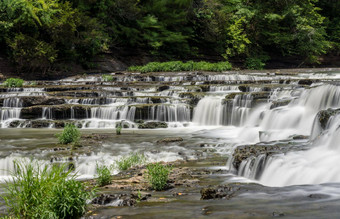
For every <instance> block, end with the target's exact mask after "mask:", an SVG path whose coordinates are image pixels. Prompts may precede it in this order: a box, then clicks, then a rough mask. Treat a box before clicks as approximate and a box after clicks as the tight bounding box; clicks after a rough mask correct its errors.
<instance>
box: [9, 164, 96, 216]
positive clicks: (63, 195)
mask: <svg viewBox="0 0 340 219" xmlns="http://www.w3.org/2000/svg"><path fill="white" fill-rule="evenodd" d="M43 166H44V165H41V164H40V163H38V162H33V163H28V162H17V161H14V167H15V171H13V172H11V175H12V180H13V181H11V182H6V187H5V192H6V193H7V194H6V195H5V196H3V198H4V200H5V203H6V205H7V206H8V207H9V215H11V216H14V217H16V218H79V217H80V216H82V215H83V214H84V213H85V211H86V201H87V199H89V198H91V196H92V195H93V191H86V189H85V187H84V185H83V184H82V183H81V182H79V181H76V176H75V174H71V171H70V170H69V171H65V170H66V165H61V166H52V167H48V166H47V165H45V166H44V167H43Z"/></svg>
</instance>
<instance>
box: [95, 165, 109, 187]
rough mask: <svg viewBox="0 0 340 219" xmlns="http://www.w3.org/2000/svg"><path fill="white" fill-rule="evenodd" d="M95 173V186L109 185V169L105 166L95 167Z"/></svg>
mask: <svg viewBox="0 0 340 219" xmlns="http://www.w3.org/2000/svg"><path fill="white" fill-rule="evenodd" d="M96 171H97V175H98V178H97V180H96V181H97V185H98V186H106V185H108V184H110V183H111V168H110V167H108V166H106V165H99V164H97V165H96Z"/></svg>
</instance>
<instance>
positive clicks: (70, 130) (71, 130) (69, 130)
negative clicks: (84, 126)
mask: <svg viewBox="0 0 340 219" xmlns="http://www.w3.org/2000/svg"><path fill="white" fill-rule="evenodd" d="M56 136H57V137H58V140H59V143H60V144H69V143H77V142H78V141H79V138H80V136H81V134H80V131H79V129H78V128H77V127H76V126H75V125H74V124H66V126H65V128H64V130H63V132H62V133H60V134H56Z"/></svg>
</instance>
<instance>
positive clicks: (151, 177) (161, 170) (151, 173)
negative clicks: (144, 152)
mask: <svg viewBox="0 0 340 219" xmlns="http://www.w3.org/2000/svg"><path fill="white" fill-rule="evenodd" d="M170 171H171V167H168V166H164V165H162V164H160V163H154V164H149V165H148V166H147V172H146V179H147V180H148V182H149V183H150V185H151V187H152V188H153V189H154V190H157V191H161V190H164V189H165V187H166V185H167V182H168V178H169V174H170Z"/></svg>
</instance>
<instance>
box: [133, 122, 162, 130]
mask: <svg viewBox="0 0 340 219" xmlns="http://www.w3.org/2000/svg"><path fill="white" fill-rule="evenodd" d="M138 128H139V129H158V128H168V124H166V123H165V122H146V123H143V124H140V125H139V126H138Z"/></svg>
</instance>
